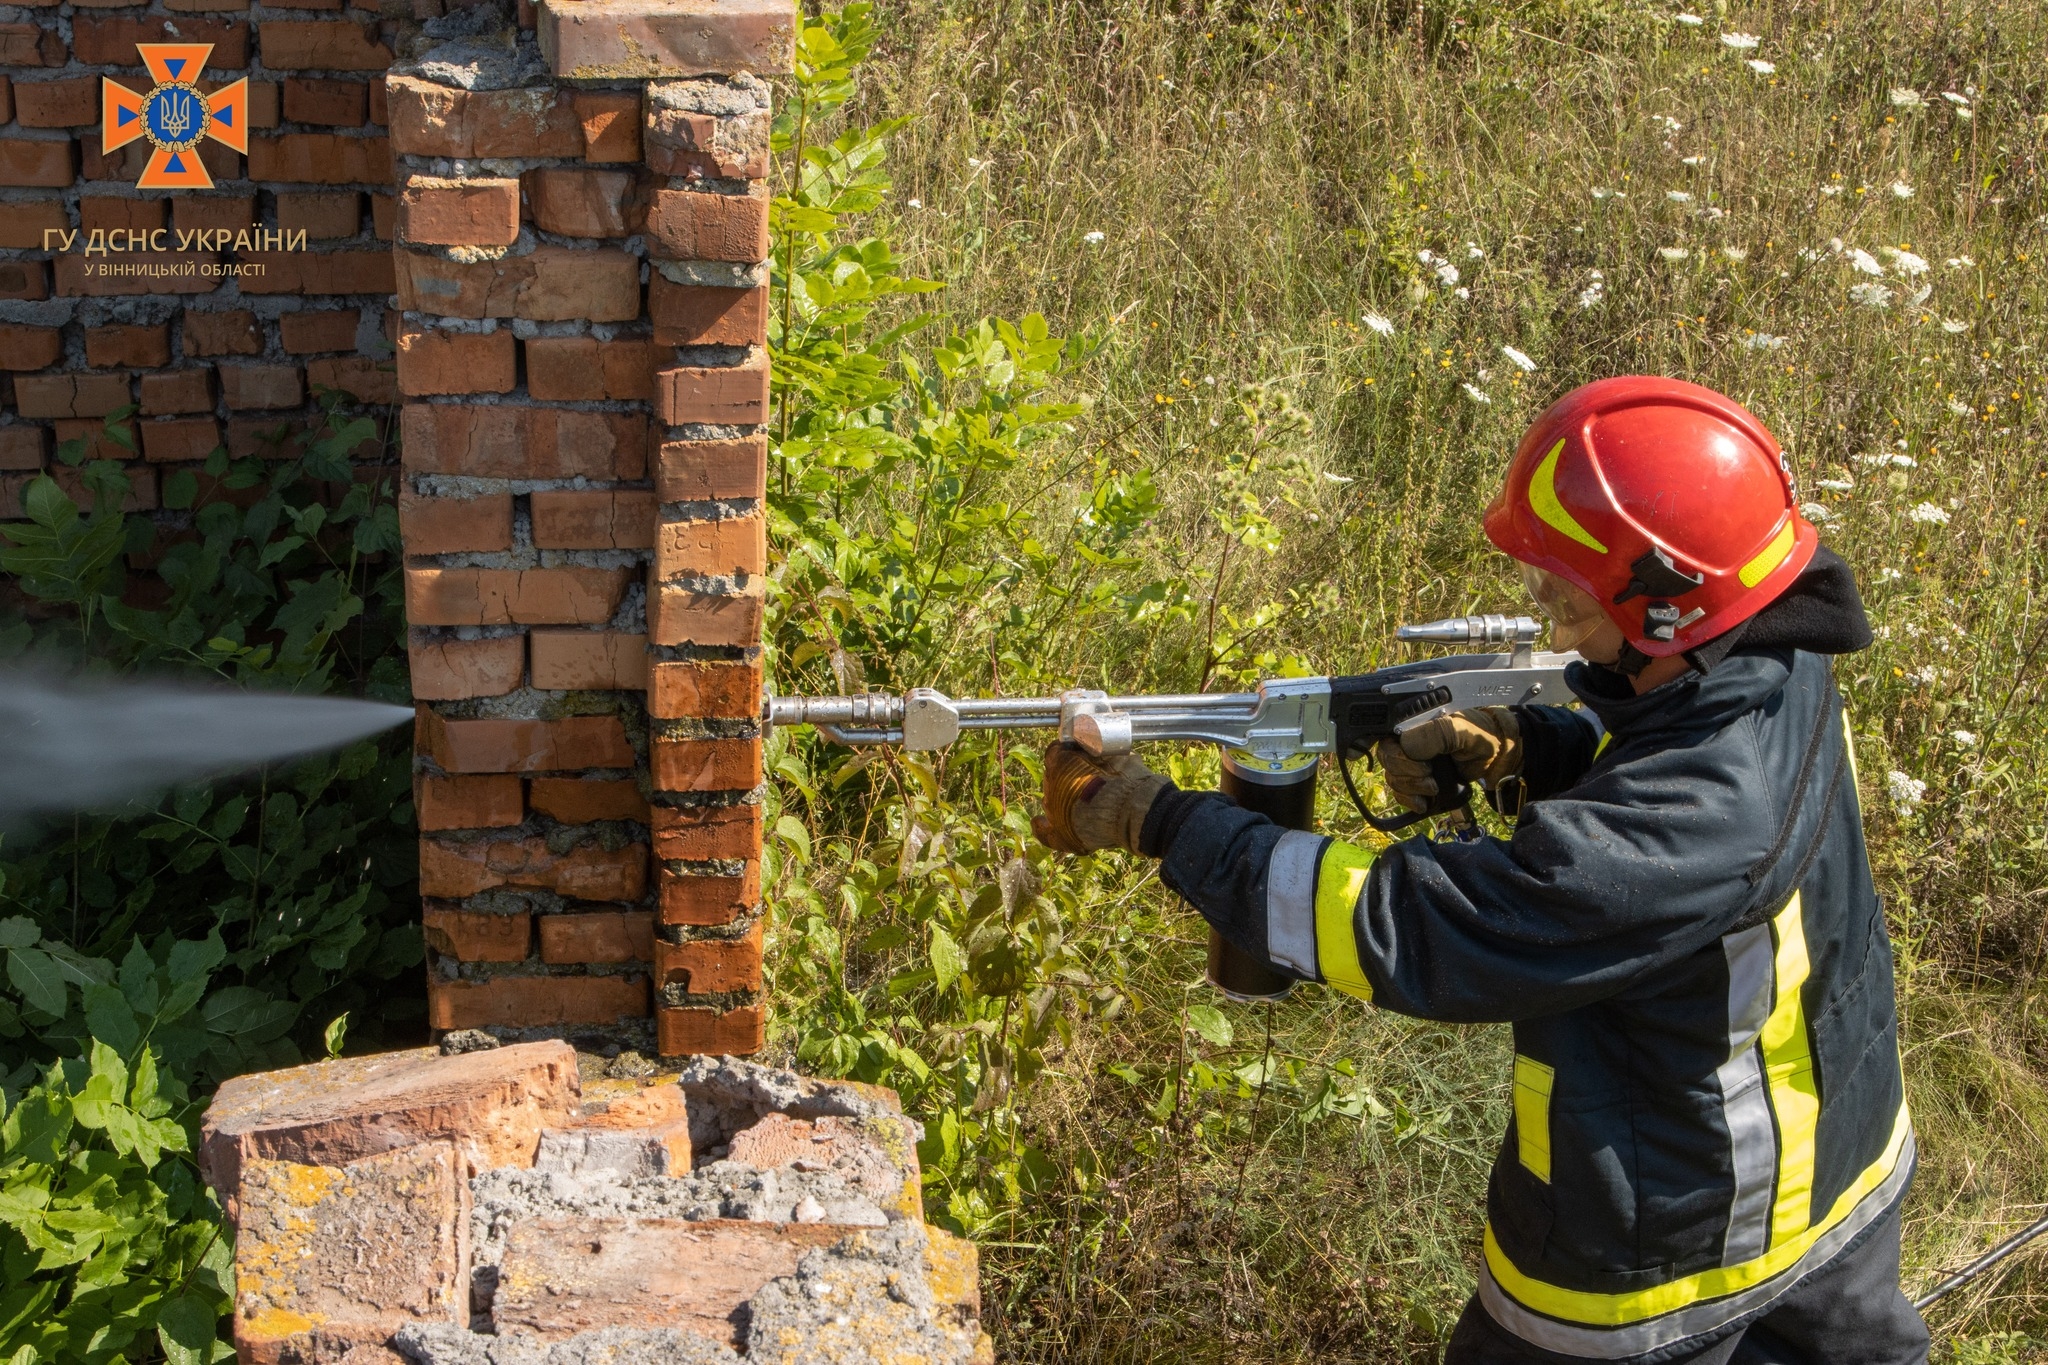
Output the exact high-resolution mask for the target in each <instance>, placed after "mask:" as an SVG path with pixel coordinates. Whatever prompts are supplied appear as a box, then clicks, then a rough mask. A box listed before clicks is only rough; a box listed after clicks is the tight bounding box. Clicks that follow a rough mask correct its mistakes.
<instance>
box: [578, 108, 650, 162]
mask: <svg viewBox="0 0 2048 1365" xmlns="http://www.w3.org/2000/svg"><path fill="white" fill-rule="evenodd" d="M575 104H576V121H577V122H578V123H579V124H581V125H582V128H583V159H584V160H585V161H588V162H592V163H595V164H609V163H617V162H634V161H638V160H639V159H640V92H639V91H638V90H578V91H577V92H576V93H575Z"/></svg>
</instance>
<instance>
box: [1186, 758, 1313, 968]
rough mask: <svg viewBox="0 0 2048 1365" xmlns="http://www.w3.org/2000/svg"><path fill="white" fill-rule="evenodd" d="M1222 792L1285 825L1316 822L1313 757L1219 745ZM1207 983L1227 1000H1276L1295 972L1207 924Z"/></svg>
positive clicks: (1306, 826) (1301, 826)
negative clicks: (1268, 755) (1262, 754)
mask: <svg viewBox="0 0 2048 1365" xmlns="http://www.w3.org/2000/svg"><path fill="white" fill-rule="evenodd" d="M1218 785H1220V786H1221V788H1222V790H1223V794H1224V795H1225V796H1227V797H1229V798H1230V799H1231V800H1232V801H1235V802H1236V803H1237V804H1238V805H1240V806H1242V807H1243V808H1244V809H1246V810H1249V811H1257V812H1258V813H1259V814H1260V815H1263V816H1265V817H1266V818H1267V819H1268V820H1271V821H1272V822H1273V823H1274V824H1276V825H1282V826H1285V827H1286V828H1288V829H1311V828H1313V827H1314V826H1315V822H1316V760H1315V756H1314V755H1313V754H1296V755H1294V756H1292V757H1291V758H1287V759H1283V760H1279V761H1277V762H1266V761H1263V760H1260V759H1256V758H1253V757H1252V756H1251V755H1250V754H1246V753H1244V752H1242V751H1240V750H1235V749H1225V750H1224V751H1223V780H1222V782H1221V783H1219V784H1218ZM1209 984H1210V985H1212V986H1214V987H1215V988H1216V989H1217V990H1219V991H1222V992H1223V993H1224V994H1225V995H1227V996H1229V997H1230V998H1231V999H1232V1000H1242V1001H1256V1000H1278V999H1280V998H1281V997H1282V996H1284V995H1286V994H1287V992H1289V991H1291V990H1293V989H1294V978H1293V977H1291V976H1288V975H1286V974H1284V973H1282V972H1278V971H1275V970H1274V969H1273V967H1272V966H1271V965H1270V964H1268V963H1265V962H1262V961H1260V960H1259V959H1258V958H1256V957H1253V956H1252V955H1251V954H1250V953H1247V952H1246V951H1244V949H1242V948H1239V947H1238V946H1237V945H1236V944H1234V943H1231V942H1230V941H1229V940H1227V939H1225V938H1224V937H1223V935H1221V934H1219V933H1217V932H1216V931H1215V930H1214V929H1211V930H1209Z"/></svg>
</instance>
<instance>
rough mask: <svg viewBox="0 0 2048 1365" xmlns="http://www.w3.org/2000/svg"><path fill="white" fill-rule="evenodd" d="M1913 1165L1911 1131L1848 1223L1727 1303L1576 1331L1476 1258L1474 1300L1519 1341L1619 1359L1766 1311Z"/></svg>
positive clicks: (1895, 1188) (1874, 1210)
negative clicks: (1525, 1300)
mask: <svg viewBox="0 0 2048 1365" xmlns="http://www.w3.org/2000/svg"><path fill="white" fill-rule="evenodd" d="M1915 1160H1916V1149H1915V1146H1914V1142H1913V1135H1912V1133H1911V1132H1910V1131H1909V1132H1908V1133H1907V1134H1906V1139H1905V1143H1904V1145H1903V1147H1902V1148H1901V1149H1900V1151H1899V1158H1898V1161H1897V1163H1896V1164H1894V1165H1893V1167H1892V1169H1891V1173H1890V1174H1889V1175H1887V1176H1886V1177H1885V1179H1884V1182H1883V1183H1882V1184H1881V1185H1879V1186H1878V1187H1877V1188H1876V1189H1874V1190H1872V1191H1871V1192H1870V1193H1869V1194H1867V1195H1865V1196H1864V1197H1863V1199H1862V1201H1861V1202H1860V1203H1858V1204H1857V1205H1856V1207H1855V1208H1854V1209H1853V1210H1851V1211H1850V1213H1849V1216H1848V1217H1847V1218H1844V1219H1843V1220H1842V1221H1841V1222H1840V1223H1837V1224H1836V1225H1835V1226H1834V1227H1831V1228H1829V1229H1828V1230H1827V1231H1826V1232H1825V1233H1823V1234H1822V1235H1821V1236H1820V1237H1818V1238H1817V1239H1815V1241H1814V1244H1813V1245H1812V1246H1811V1247H1809V1248H1808V1249H1807V1252H1806V1254H1805V1255H1804V1256H1802V1257H1800V1258H1799V1259H1798V1260H1797V1261H1794V1262H1793V1263H1792V1264H1791V1265H1790V1266H1788V1267H1787V1268H1786V1269H1784V1270H1782V1271H1780V1272H1779V1273H1778V1274H1776V1275H1773V1276H1772V1277H1771V1278H1770V1279H1768V1280H1766V1281H1764V1282H1763V1283H1762V1284H1759V1285H1753V1286H1752V1287H1750V1288H1748V1289H1745V1290H1743V1291H1741V1292H1740V1293H1736V1294H1730V1295H1728V1296H1727V1297H1725V1298H1720V1299H1714V1300H1711V1301H1709V1302H1706V1303H1695V1304H1691V1305H1689V1306H1688V1307H1685V1308H1680V1309H1676V1310H1674V1311H1672V1312H1669V1313H1666V1314H1664V1315H1662V1316H1661V1317H1654V1318H1648V1319H1645V1320H1644V1321H1642V1322H1636V1323H1630V1324H1629V1325H1628V1326H1626V1327H1580V1326H1575V1325H1574V1324H1572V1323H1568V1322H1560V1321H1558V1320H1557V1319H1556V1318H1549V1317H1545V1316H1543V1315H1542V1314H1541V1313H1533V1312H1531V1311H1530V1310H1528V1309H1526V1308H1524V1307H1522V1305H1521V1304H1519V1303H1516V1302H1515V1301H1514V1299H1512V1298H1511V1297H1509V1296H1508V1294H1507V1293H1506V1292H1505V1291H1503V1290H1502V1289H1501V1287H1500V1285H1499V1284H1497V1283H1495V1281H1494V1278H1493V1272H1492V1268H1491V1267H1490V1266H1488V1265H1487V1263H1486V1259H1485V1258H1484V1257H1481V1258H1480V1261H1479V1302H1480V1303H1481V1304H1482V1305H1483V1306H1484V1307H1485V1309H1486V1315H1487V1316H1488V1317H1490V1318H1492V1319H1493V1320H1494V1321H1495V1322H1496V1323H1498V1324H1499V1325H1500V1326H1501V1327H1503V1328H1505V1329H1506V1330H1508V1331H1510V1332H1512V1333H1514V1334H1515V1335H1516V1336H1518V1337H1520V1338H1521V1339H1522V1340H1523V1341H1526V1342H1528V1343H1530V1344H1531V1345H1533V1346H1540V1347H1542V1348H1543V1349H1544V1350H1546V1351H1556V1352H1558V1353H1559V1354H1560V1355H1568V1356H1583V1357H1585V1358H1586V1359H1589V1360H1625V1359H1627V1358H1628V1357H1630V1356H1636V1355H1641V1354H1643V1353H1644V1352H1646V1351H1654V1350H1656V1349H1658V1348H1659V1347H1661V1346H1669V1345H1671V1344H1672V1343H1673V1342H1677V1341H1684V1340H1685V1339H1687V1338H1688V1337H1696V1336H1702V1335H1704V1334H1706V1333H1708V1332H1711V1331H1713V1330H1715V1329H1716V1328H1719V1327H1726V1326H1727V1325H1728V1324H1730V1323H1732V1322H1734V1321H1736V1320H1737V1319H1738V1318H1741V1317H1745V1316H1747V1315H1748V1314H1751V1313H1755V1312H1758V1311H1759V1310H1761V1309H1764V1308H1767V1307H1769V1306H1770V1303H1771V1300H1773V1299H1775V1298H1777V1297H1778V1295H1780V1294H1782V1293H1784V1292H1785V1291H1786V1290H1787V1289H1790V1288H1791V1287H1792V1286H1793V1285H1795V1284H1797V1283H1798V1282H1799V1281H1800V1280H1802V1279H1804V1278H1805V1277H1806V1276H1808V1275H1810V1274H1812V1273H1813V1272H1814V1271H1816V1270H1818V1269H1820V1268H1821V1267H1822V1266H1823V1265H1825V1264H1827V1263H1828V1261H1830V1260H1832V1259H1833V1258H1834V1256H1835V1254H1836V1253H1837V1252H1839V1251H1841V1249H1842V1248H1843V1247H1845V1246H1847V1245H1849V1243H1850V1242H1851V1241H1853V1240H1854V1239H1855V1237H1856V1234H1857V1233H1859V1232H1861V1231H1863V1230H1864V1229H1865V1228H1867V1227H1869V1226H1870V1225H1871V1224H1872V1223H1874V1222H1876V1221H1877V1220H1878V1219H1879V1218H1882V1217H1883V1216H1884V1215H1885V1214H1886V1213H1888V1212H1889V1211H1890V1210H1891V1207H1892V1205H1894V1204H1896V1203H1897V1202H1898V1201H1899V1196H1900V1195H1901V1194H1903V1193H1904V1192H1905V1189H1906V1182H1907V1181H1909V1180H1911V1179H1912V1178H1913V1164H1914V1161H1915Z"/></svg>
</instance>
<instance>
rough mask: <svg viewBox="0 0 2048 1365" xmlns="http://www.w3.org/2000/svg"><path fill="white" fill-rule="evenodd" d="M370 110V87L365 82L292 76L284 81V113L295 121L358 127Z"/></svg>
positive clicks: (330, 125)
mask: <svg viewBox="0 0 2048 1365" xmlns="http://www.w3.org/2000/svg"><path fill="white" fill-rule="evenodd" d="M369 110H370V93H369V88H368V87H367V86H365V85H364V84H363V83H362V82H361V81H336V80H322V79H319V78H317V77H312V76H288V77H286V78H285V82H284V116H285V117H286V118H288V119H290V120H291V121H292V122H293V123H324V124H326V125H328V126H329V127H332V128H354V127H357V126H359V125H361V124H362V122H363V120H364V119H365V118H366V117H367V116H368V114H369Z"/></svg>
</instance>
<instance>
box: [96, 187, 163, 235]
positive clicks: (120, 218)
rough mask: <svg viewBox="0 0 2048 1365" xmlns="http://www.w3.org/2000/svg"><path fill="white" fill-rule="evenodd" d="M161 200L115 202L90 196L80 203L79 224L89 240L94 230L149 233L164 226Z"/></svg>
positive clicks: (111, 199)
mask: <svg viewBox="0 0 2048 1365" xmlns="http://www.w3.org/2000/svg"><path fill="white" fill-rule="evenodd" d="M166 207H167V206H166V205H165V203H164V201H163V200H161V199H116V198H114V197H113V196H112V195H106V194H89V195H84V196H82V197H81V198H80V199H79V201H78V223H79V226H80V227H82V228H84V229H85V232H86V235H87V236H88V238H89V237H90V236H91V234H92V231H93V229H95V228H98V229H100V230H102V231H105V232H117V231H118V232H121V233H123V234H126V233H129V232H141V233H147V232H149V231H150V230H151V229H152V228H160V227H162V226H163V225H164V217H165V215H164V209H165V208H166Z"/></svg>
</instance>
